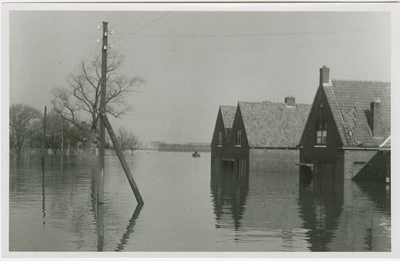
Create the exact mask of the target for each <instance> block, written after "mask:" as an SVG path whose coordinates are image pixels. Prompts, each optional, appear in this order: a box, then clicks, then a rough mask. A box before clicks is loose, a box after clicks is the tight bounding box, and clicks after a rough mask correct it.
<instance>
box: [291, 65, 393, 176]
mask: <svg viewBox="0 0 400 261" xmlns="http://www.w3.org/2000/svg"><path fill="white" fill-rule="evenodd" d="M319 82H320V83H319V87H318V90H317V93H316V95H315V98H314V101H313V104H312V107H311V111H310V114H309V116H308V120H307V123H306V126H305V128H304V132H303V134H302V137H301V141H300V144H299V147H300V166H301V167H300V168H301V174H302V175H303V174H307V173H308V174H310V173H311V172H310V171H308V169H307V168H308V167H311V168H312V169H313V170H312V171H313V175H318V173H324V175H325V176H329V177H327V178H328V179H330V178H332V180H335V179H338V180H340V179H342V178H345V179H353V178H357V176H358V177H367V178H372V179H378V180H381V181H385V180H388V179H386V178H389V177H390V137H391V136H390V82H373V81H344V80H332V81H331V80H330V79H329V68H327V67H325V66H324V67H323V68H321V69H320V81H319ZM314 173H315V174H314ZM361 174H363V175H361ZM341 175H343V176H344V177H341Z"/></svg>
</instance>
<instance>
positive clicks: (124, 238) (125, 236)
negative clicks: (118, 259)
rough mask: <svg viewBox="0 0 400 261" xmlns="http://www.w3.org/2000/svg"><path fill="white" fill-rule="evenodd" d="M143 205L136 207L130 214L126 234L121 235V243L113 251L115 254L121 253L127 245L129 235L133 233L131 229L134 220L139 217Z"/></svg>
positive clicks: (133, 225)
mask: <svg viewBox="0 0 400 261" xmlns="http://www.w3.org/2000/svg"><path fill="white" fill-rule="evenodd" d="M142 208H143V205H142V204H139V205H137V206H136V209H135V211H134V212H133V214H132V218H131V219H130V220H129V225H128V226H127V227H126V232H125V233H124V234H123V235H122V238H121V242H120V243H119V244H118V246H117V248H116V249H115V251H117V252H121V251H123V250H124V248H125V245H126V244H127V243H128V241H129V237H130V235H131V234H132V233H133V231H134V230H133V229H134V227H135V224H136V220H137V219H138V217H139V214H140V211H141V210H142Z"/></svg>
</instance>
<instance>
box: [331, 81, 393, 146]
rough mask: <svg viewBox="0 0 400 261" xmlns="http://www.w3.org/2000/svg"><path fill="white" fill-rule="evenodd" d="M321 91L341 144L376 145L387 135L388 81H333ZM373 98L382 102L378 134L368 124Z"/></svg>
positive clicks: (369, 122)
mask: <svg viewBox="0 0 400 261" xmlns="http://www.w3.org/2000/svg"><path fill="white" fill-rule="evenodd" d="M323 90H324V92H325V95H326V98H327V100H328V103H329V106H330V108H331V111H332V115H333V117H334V120H335V123H336V126H337V129H338V132H339V135H340V138H341V140H342V142H343V145H344V146H357V145H361V144H362V145H363V146H379V145H380V144H382V142H383V141H384V140H385V139H387V138H388V137H389V136H390V82H372V81H369V82H368V81H343V80H332V84H324V86H323ZM376 100H379V101H380V102H381V108H380V110H381V112H380V115H381V116H380V119H381V121H380V124H381V128H382V131H381V135H379V136H376V135H375V136H374V133H373V131H372V127H371V121H372V110H371V102H373V101H376ZM386 146H390V143H387V144H386Z"/></svg>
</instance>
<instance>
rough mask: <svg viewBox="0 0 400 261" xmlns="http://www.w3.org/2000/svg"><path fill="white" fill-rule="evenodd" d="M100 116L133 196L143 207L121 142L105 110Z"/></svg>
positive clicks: (102, 110)
mask: <svg viewBox="0 0 400 261" xmlns="http://www.w3.org/2000/svg"><path fill="white" fill-rule="evenodd" d="M100 116H101V120H102V121H103V123H104V125H105V127H106V128H107V131H108V134H109V135H110V138H111V141H112V143H113V145H114V148H115V151H116V152H117V155H118V158H119V161H120V162H121V165H122V168H123V169H124V171H125V175H126V177H127V178H128V181H129V184H130V185H131V188H132V191H133V194H135V197H136V201H137V202H138V204H139V205H143V204H144V202H143V199H142V196H141V195H140V192H139V189H138V187H137V186H136V182H135V180H134V179H133V177H132V173H131V171H130V169H129V166H128V163H127V162H126V159H125V156H124V153H123V151H122V150H121V147H120V145H119V142H118V140H117V136H115V132H114V130H113V128H112V126H111V124H110V121H109V120H108V118H107V115H106V112H105V110H104V109H101V111H100Z"/></svg>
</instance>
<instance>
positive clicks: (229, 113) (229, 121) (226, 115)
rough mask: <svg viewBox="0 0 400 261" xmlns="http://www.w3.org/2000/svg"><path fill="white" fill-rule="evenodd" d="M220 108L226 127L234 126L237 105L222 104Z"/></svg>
mask: <svg viewBox="0 0 400 261" xmlns="http://www.w3.org/2000/svg"><path fill="white" fill-rule="evenodd" d="M220 110H221V115H222V121H223V122H224V126H225V128H226V129H230V128H232V125H233V120H234V119H235V113H236V106H226V105H221V106H220Z"/></svg>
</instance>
